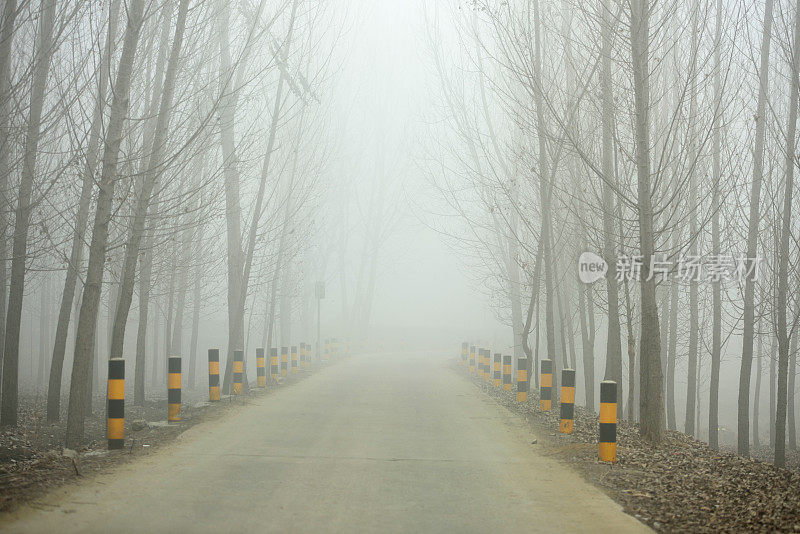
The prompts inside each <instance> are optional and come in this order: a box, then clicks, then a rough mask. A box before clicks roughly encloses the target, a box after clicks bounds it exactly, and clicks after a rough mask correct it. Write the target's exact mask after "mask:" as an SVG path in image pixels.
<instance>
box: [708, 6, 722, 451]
mask: <svg viewBox="0 0 800 534" xmlns="http://www.w3.org/2000/svg"><path fill="white" fill-rule="evenodd" d="M716 18H717V22H716V30H715V37H714V131H713V139H712V147H711V151H712V152H713V154H712V172H713V174H714V177H713V184H714V190H713V192H712V194H711V210H712V213H711V249H712V252H711V253H712V254H713V255H714V256H715V257H719V255H720V254H721V253H722V247H721V245H720V236H719V211H720V202H719V196H720V191H719V184H720V180H721V179H722V165H721V161H720V159H721V158H720V156H721V154H720V152H721V150H722V141H721V139H720V129H721V126H720V124H719V122H720V113H721V111H720V110H721V109H722V105H721V104H722V72H721V70H722V62H721V60H720V54H721V52H720V50H721V48H722V0H717V17H716ZM712 283H713V285H712V291H713V295H712V299H713V303H712V307H713V311H712V314H713V318H712V321H713V325H712V327H711V328H712V341H711V380H710V381H709V396H710V398H709V401H708V445H709V446H710V447H711V448H712V449H715V450H716V449H719V368H720V360H721V359H722V284H721V283H720V281H719V280H717V281H713V282H712Z"/></svg>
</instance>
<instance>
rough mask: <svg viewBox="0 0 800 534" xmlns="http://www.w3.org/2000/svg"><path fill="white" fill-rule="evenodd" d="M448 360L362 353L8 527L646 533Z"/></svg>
mask: <svg viewBox="0 0 800 534" xmlns="http://www.w3.org/2000/svg"><path fill="white" fill-rule="evenodd" d="M450 365H451V363H450V360H449V359H448V358H446V357H444V356H442V355H438V356H434V355H430V354H422V353H413V354H394V355H371V356H356V357H353V358H351V359H349V360H347V361H344V362H340V363H338V364H336V365H333V366H330V367H328V368H326V369H323V370H320V371H319V372H317V373H315V374H314V375H312V376H310V377H309V378H307V379H306V380H303V381H301V382H299V383H297V384H294V385H291V386H289V387H286V388H283V389H281V390H279V391H278V392H277V393H275V394H273V395H270V396H268V397H264V398H261V399H258V400H255V401H253V405H251V406H249V407H246V408H243V409H242V410H241V411H240V412H238V413H237V414H236V415H235V416H234V417H231V418H230V419H228V420H226V421H210V422H207V423H203V424H200V425H197V426H195V427H193V428H191V429H190V430H188V431H187V432H185V433H184V434H183V435H182V436H181V437H180V438H179V439H178V440H177V441H176V442H175V443H174V444H172V445H170V446H168V447H166V448H165V449H164V450H162V451H160V452H158V453H156V454H153V455H151V456H149V457H146V458H142V459H140V460H138V461H135V462H131V463H129V464H128V465H124V466H122V467H120V468H119V469H116V470H114V472H112V473H108V474H105V475H101V476H97V477H94V478H91V479H89V480H86V481H84V482H82V483H80V484H78V485H74V486H67V487H65V488H62V489H60V490H56V491H54V492H53V493H52V494H51V495H49V496H45V497H43V498H42V499H40V502H42V503H48V506H47V509H45V510H42V509H37V508H23V509H22V510H20V511H18V512H17V513H16V514H14V516H13V517H9V516H0V523H2V524H3V526H4V527H6V529H7V530H8V531H11V532H28V533H30V532H48V533H55V532H111V531H115V532H273V531H274V532H316V533H319V532H381V533H385V532H415V533H416V532H533V531H541V532H558V533H564V532H613V533H614V534H620V533H623V532H637V531H645V530H646V529H645V527H644V526H643V525H642V524H640V523H639V522H638V521H636V520H635V519H633V518H631V517H630V516H628V515H626V514H624V513H623V512H622V511H621V510H620V507H619V506H618V505H616V504H615V503H614V502H613V501H611V500H610V499H609V498H608V497H606V496H605V495H604V494H602V493H601V492H600V491H599V490H597V489H595V488H594V487H593V486H591V485H589V484H588V483H586V482H584V481H583V480H582V479H581V478H580V477H579V476H578V475H577V474H575V473H573V472H572V471H571V470H569V469H567V468H566V467H564V466H563V465H561V464H559V463H558V462H556V461H555V460H554V459H552V458H547V457H543V456H541V455H539V454H538V453H537V447H536V446H535V445H531V441H532V439H533V438H534V437H535V436H533V435H532V434H531V432H530V431H529V430H528V429H527V428H525V427H524V425H522V424H521V420H520V419H519V418H518V417H517V416H515V415H514V414H512V413H511V412H509V411H508V410H506V409H505V408H503V407H501V406H499V405H497V404H496V403H495V402H493V401H492V400H491V399H489V398H487V397H485V396H484V395H482V394H480V393H479V392H478V391H477V390H476V389H475V387H474V386H473V385H472V384H471V383H470V382H469V381H468V380H467V379H465V378H464V377H463V376H460V375H459V374H458V373H457V372H456V371H454V370H453V369H452V368H451V367H450ZM50 505H52V506H50Z"/></svg>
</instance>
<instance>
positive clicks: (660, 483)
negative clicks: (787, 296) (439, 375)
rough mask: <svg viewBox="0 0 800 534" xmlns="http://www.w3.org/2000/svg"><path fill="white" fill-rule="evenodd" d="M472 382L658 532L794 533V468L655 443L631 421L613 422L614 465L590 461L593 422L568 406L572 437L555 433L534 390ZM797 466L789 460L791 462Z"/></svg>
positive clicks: (690, 442)
mask: <svg viewBox="0 0 800 534" xmlns="http://www.w3.org/2000/svg"><path fill="white" fill-rule="evenodd" d="M475 382H476V384H477V385H478V386H479V387H480V388H481V389H483V390H484V392H486V393H487V394H488V395H491V396H492V397H494V398H496V399H497V400H498V401H499V402H501V403H502V404H503V405H505V406H507V407H508V408H510V409H512V410H513V411H515V412H517V413H519V414H521V415H523V416H524V417H525V419H526V420H527V421H528V422H529V423H530V424H531V425H532V426H533V427H534V429H535V430H536V431H537V433H538V435H539V436H540V439H539V441H540V442H544V443H543V445H544V449H543V450H544V451H545V453H546V454H552V455H553V456H556V457H558V458H560V459H562V460H563V461H565V462H567V463H569V464H570V465H572V466H573V467H574V468H576V469H577V470H578V471H579V472H581V474H582V475H584V476H585V477H586V478H587V479H588V480H590V481H591V482H593V483H595V484H597V485H598V486H600V487H601V488H603V489H604V490H605V491H606V492H607V493H608V494H609V495H610V496H611V497H613V498H614V499H615V500H617V501H618V502H619V503H620V504H622V506H623V508H624V509H625V511H626V512H628V513H629V514H631V515H633V516H635V517H636V518H637V519H639V520H640V521H642V522H644V523H646V524H648V525H650V526H651V527H653V528H654V529H656V530H658V531H664V532H720V531H722V532H775V531H781V532H795V531H800V472H798V471H797V470H795V469H782V468H777V467H775V466H773V465H772V464H770V463H767V462H764V461H761V460H755V459H749V458H742V457H740V456H738V455H736V454H734V453H732V452H720V451H714V450H711V449H710V448H709V447H708V446H707V445H706V444H705V443H703V442H700V441H697V440H696V439H694V438H692V437H690V436H687V435H686V434H683V433H680V432H673V431H669V432H667V434H666V437H665V439H664V442H663V443H661V444H659V445H657V446H654V445H652V444H650V443H647V442H645V441H643V440H642V439H641V438H640V437H639V432H638V427H637V425H636V424H633V423H629V422H626V421H622V422H620V423H619V425H618V427H617V459H618V461H617V463H616V464H614V465H610V464H605V463H603V462H600V461H599V460H598V458H597V445H596V444H597V433H598V421H597V416H596V414H594V413H589V412H587V411H586V410H585V409H583V408H581V407H578V406H576V407H575V425H574V429H575V430H574V433H573V434H572V435H563V434H559V433H558V422H559V415H558V413H559V409H558V405H557V404H555V403H554V405H553V410H552V411H551V412H549V413H544V412H541V411H540V410H539V408H538V405H539V400H538V397H537V395H536V393H530V394H529V395H528V403H526V404H524V405H523V404H520V403H517V402H516V399H515V394H514V393H509V392H504V391H501V390H498V389H496V388H494V387H492V386H491V385H489V384H487V383H486V382H485V381H483V380H479V379H477V378H476V379H475ZM795 465H796V464H795Z"/></svg>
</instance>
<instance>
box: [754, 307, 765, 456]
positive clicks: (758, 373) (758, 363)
mask: <svg viewBox="0 0 800 534" xmlns="http://www.w3.org/2000/svg"><path fill="white" fill-rule="evenodd" d="M758 323H759V325H760V324H761V320H760V319H759V321H758ZM760 331H761V328H759V332H760ZM763 351H764V342H763V339H762V338H761V334H760V333H759V335H758V352H757V353H756V391H755V395H753V447H756V448H758V447H760V446H761V440H760V439H759V436H758V419H759V417H758V410H759V404H760V402H759V401H760V400H761V375H762V369H761V364H762V357H761V355H762V352H763Z"/></svg>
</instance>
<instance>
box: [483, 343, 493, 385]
mask: <svg viewBox="0 0 800 534" xmlns="http://www.w3.org/2000/svg"><path fill="white" fill-rule="evenodd" d="M483 378H484V380H486V381H487V382H489V383H490V384H491V382H492V350H491V349H486V350H485V351H484V353H483Z"/></svg>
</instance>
